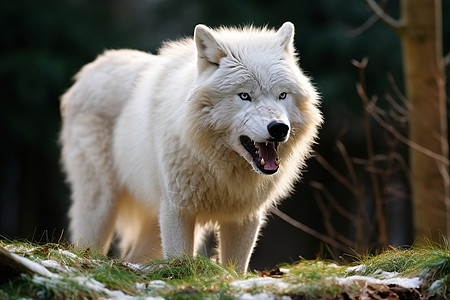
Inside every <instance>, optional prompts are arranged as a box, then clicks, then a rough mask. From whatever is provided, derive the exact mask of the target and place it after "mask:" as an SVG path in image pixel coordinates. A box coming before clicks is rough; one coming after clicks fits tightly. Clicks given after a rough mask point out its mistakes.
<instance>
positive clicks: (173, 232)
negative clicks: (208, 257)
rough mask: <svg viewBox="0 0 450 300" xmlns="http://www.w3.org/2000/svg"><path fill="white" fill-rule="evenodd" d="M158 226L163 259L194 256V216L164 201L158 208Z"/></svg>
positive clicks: (186, 210) (184, 209)
mask: <svg viewBox="0 0 450 300" xmlns="http://www.w3.org/2000/svg"><path fill="white" fill-rule="evenodd" d="M159 225H160V227H161V242H162V249H163V255H164V258H170V257H180V256H182V255H188V256H193V255H194V229H195V214H193V213H192V212H189V211H188V209H186V208H180V207H177V206H175V205H173V204H172V203H170V202H169V201H165V202H163V203H161V206H160V213H159Z"/></svg>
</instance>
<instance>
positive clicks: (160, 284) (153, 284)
mask: <svg viewBox="0 0 450 300" xmlns="http://www.w3.org/2000/svg"><path fill="white" fill-rule="evenodd" d="M167 287H169V285H168V284H167V283H166V282H164V281H162V280H153V281H150V282H149V283H148V285H147V288H149V289H155V290H157V289H163V288H167Z"/></svg>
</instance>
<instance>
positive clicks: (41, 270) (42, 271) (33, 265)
mask: <svg viewBox="0 0 450 300" xmlns="http://www.w3.org/2000/svg"><path fill="white" fill-rule="evenodd" d="M10 254H11V255H12V257H13V259H14V260H15V261H17V262H18V263H20V264H22V265H24V266H25V267H27V268H28V269H30V270H31V271H32V272H34V273H36V274H39V275H41V276H46V277H54V276H56V274H53V273H52V272H50V271H49V270H47V269H46V268H45V267H44V266H41V265H40V264H38V263H37V262H34V261H32V260H29V259H28V258H25V257H22V256H20V255H17V254H15V253H10Z"/></svg>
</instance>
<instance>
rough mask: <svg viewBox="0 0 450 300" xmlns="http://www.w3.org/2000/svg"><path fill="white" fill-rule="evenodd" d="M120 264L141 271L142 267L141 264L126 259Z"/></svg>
mask: <svg viewBox="0 0 450 300" xmlns="http://www.w3.org/2000/svg"><path fill="white" fill-rule="evenodd" d="M122 265H124V266H125V267H127V268H130V269H131V270H133V271H141V270H142V269H143V268H142V265H141V264H134V263H130V262H128V261H124V262H122Z"/></svg>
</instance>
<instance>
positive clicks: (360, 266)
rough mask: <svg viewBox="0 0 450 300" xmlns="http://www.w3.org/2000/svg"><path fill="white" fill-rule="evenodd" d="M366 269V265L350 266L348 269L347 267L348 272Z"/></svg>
mask: <svg viewBox="0 0 450 300" xmlns="http://www.w3.org/2000/svg"><path fill="white" fill-rule="evenodd" d="M365 269H366V266H365V265H357V266H354V267H348V268H347V269H345V272H346V273H350V272H364V270H365Z"/></svg>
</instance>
